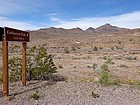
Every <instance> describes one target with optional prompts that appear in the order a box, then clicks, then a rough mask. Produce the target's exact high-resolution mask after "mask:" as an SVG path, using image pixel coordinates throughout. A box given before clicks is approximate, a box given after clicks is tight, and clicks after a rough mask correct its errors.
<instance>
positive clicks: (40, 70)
mask: <svg viewBox="0 0 140 105" xmlns="http://www.w3.org/2000/svg"><path fill="white" fill-rule="evenodd" d="M21 61H22V59H21V58H20V57H13V58H10V60H9V70H10V73H9V74H10V75H9V77H10V81H18V80H21ZM26 68H27V80H42V79H43V80H45V79H47V78H48V76H50V75H52V73H56V72H57V71H56V70H57V68H56V66H55V64H54V62H53V59H52V56H51V55H49V54H47V51H46V49H45V48H44V47H39V48H37V47H35V46H34V47H32V48H30V49H28V50H27V67H26Z"/></svg>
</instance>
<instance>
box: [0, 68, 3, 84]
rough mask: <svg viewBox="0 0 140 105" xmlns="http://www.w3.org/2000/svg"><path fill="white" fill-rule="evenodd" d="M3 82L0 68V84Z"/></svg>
mask: <svg viewBox="0 0 140 105" xmlns="http://www.w3.org/2000/svg"><path fill="white" fill-rule="evenodd" d="M2 81H3V75H2V67H1V68H0V84H1V83H2Z"/></svg>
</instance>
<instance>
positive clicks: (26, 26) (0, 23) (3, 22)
mask: <svg viewBox="0 0 140 105" xmlns="http://www.w3.org/2000/svg"><path fill="white" fill-rule="evenodd" d="M4 26H6V27H12V28H16V29H21V30H34V29H38V28H39V27H37V26H34V25H32V24H30V23H26V22H19V21H13V20H10V19H8V18H5V17H0V27H4Z"/></svg>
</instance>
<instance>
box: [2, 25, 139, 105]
mask: <svg viewBox="0 0 140 105" xmlns="http://www.w3.org/2000/svg"><path fill="white" fill-rule="evenodd" d="M30 33H31V42H30V43H28V46H43V47H45V48H46V49H47V52H48V53H49V54H52V55H53V58H54V62H55V64H56V66H57V68H58V70H57V71H58V72H57V73H55V74H54V77H53V79H52V80H50V81H28V82H27V86H26V87H22V86H21V82H14V83H10V96H8V97H7V98H4V97H2V85H0V104H1V105H16V104H17V105H139V104H140V101H139V99H140V87H139V86H140V84H139V83H140V82H139V81H140V29H125V28H119V27H117V26H112V25H110V24H105V25H103V26H100V27H98V28H92V27H90V28H88V29H87V30H82V29H80V28H74V29H63V28H54V27H51V28H45V29H39V30H34V31H30ZM11 44H12V45H13V44H14V43H11ZM12 54H13V53H12ZM12 54H11V55H12ZM107 59H110V60H109V61H110V62H109V63H108V69H109V73H110V74H111V75H113V76H114V77H117V78H119V80H120V81H119V82H120V83H119V85H111V86H103V85H101V84H100V83H98V82H97V80H96V79H97V78H95V74H96V71H95V70H93V67H92V66H93V64H97V66H98V67H101V65H103V64H104V63H105V62H107ZM63 78H64V79H63ZM34 93H37V94H38V95H39V99H38V100H35V99H33V98H31V95H32V94H34Z"/></svg>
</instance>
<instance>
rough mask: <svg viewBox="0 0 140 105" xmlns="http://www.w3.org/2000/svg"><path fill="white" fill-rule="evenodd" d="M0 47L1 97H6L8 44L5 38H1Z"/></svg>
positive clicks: (7, 87)
mask: <svg viewBox="0 0 140 105" xmlns="http://www.w3.org/2000/svg"><path fill="white" fill-rule="evenodd" d="M2 47H3V95H4V96H8V94H9V82H8V77H9V75H8V42H6V40H5V38H3V41H2Z"/></svg>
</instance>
